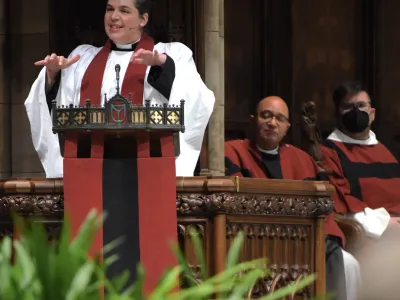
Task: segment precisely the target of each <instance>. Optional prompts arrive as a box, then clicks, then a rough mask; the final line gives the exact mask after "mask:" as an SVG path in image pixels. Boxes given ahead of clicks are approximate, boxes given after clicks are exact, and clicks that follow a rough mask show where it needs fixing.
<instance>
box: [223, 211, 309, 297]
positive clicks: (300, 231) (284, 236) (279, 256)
mask: <svg viewBox="0 0 400 300" xmlns="http://www.w3.org/2000/svg"><path fill="white" fill-rule="evenodd" d="M248 219H249V220H248V221H244V220H242V221H240V222H238V221H235V220H232V221H230V222H228V223H227V241H228V243H227V246H228V247H229V246H230V245H231V244H232V241H233V239H234V238H235V236H236V235H237V234H238V232H240V231H243V232H244V234H245V242H244V245H243V248H242V252H241V257H240V260H241V261H249V260H252V259H257V258H268V265H267V266H266V268H268V269H269V270H270V273H269V274H268V276H267V277H265V278H263V280H260V281H259V282H257V283H256V285H255V286H254V288H253V290H252V291H251V296H252V298H258V297H260V296H263V295H266V294H268V293H271V292H273V291H276V290H277V289H279V288H282V287H284V286H286V285H288V284H293V283H295V282H298V281H299V280H301V279H302V278H304V277H306V276H307V275H309V274H311V273H312V272H313V266H314V263H313V257H312V246H311V245H312V244H313V241H312V240H313V234H312V226H311V225H308V224H307V225H299V224H291V223H285V222H284V221H283V222H282V223H273V224H272V223H269V222H265V221H264V222H263V221H261V220H260V219H259V218H258V219H259V220H251V217H249V218H248ZM312 294H313V287H312V286H310V287H308V288H306V289H304V290H301V291H299V292H298V293H297V294H296V295H294V296H293V297H290V298H289V299H308V298H310V296H311V295H312Z"/></svg>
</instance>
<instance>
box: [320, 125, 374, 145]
mask: <svg viewBox="0 0 400 300" xmlns="http://www.w3.org/2000/svg"><path fill="white" fill-rule="evenodd" d="M328 140H332V141H336V142H341V143H345V144H356V145H369V146H372V145H377V144H378V140H377V138H376V135H375V133H374V132H373V131H372V130H370V131H369V137H368V138H367V139H366V140H356V139H353V138H351V137H349V136H348V135H346V134H344V133H343V132H341V131H340V130H339V129H335V130H334V131H333V132H332V133H331V134H330V135H329V136H328Z"/></svg>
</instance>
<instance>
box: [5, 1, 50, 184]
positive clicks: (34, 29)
mask: <svg viewBox="0 0 400 300" xmlns="http://www.w3.org/2000/svg"><path fill="white" fill-rule="evenodd" d="M0 3H1V7H2V10H1V11H0V12H1V14H0V20H1V21H0V23H1V25H0V43H1V54H2V60H1V62H0V118H1V123H0V176H1V177H2V178H5V177H18V178H19V177H42V176H44V173H43V169H42V166H41V164H40V161H39V159H38V157H37V154H36V152H35V150H34V148H33V144H32V140H31V134H30V127H29V122H28V118H27V115H26V111H25V106H24V101H25V99H26V97H27V95H28V93H29V90H30V88H31V85H32V84H33V82H34V81H35V79H36V76H37V75H38V73H39V71H40V69H39V68H37V67H35V66H34V65H33V63H34V62H35V61H37V60H40V59H42V58H44V57H45V56H46V55H47V54H48V51H49V0H36V1H32V0H0Z"/></svg>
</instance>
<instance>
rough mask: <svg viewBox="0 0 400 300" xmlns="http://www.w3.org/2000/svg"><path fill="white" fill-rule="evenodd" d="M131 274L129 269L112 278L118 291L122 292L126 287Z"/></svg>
mask: <svg viewBox="0 0 400 300" xmlns="http://www.w3.org/2000/svg"><path fill="white" fill-rule="evenodd" d="M129 277H130V274H129V271H124V272H123V273H122V274H120V275H118V276H117V277H115V278H113V279H112V280H111V283H112V285H113V287H114V289H115V291H116V292H119V293H122V289H123V288H124V287H125V285H126V284H127V282H128V280H129Z"/></svg>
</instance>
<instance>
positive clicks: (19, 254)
mask: <svg viewBox="0 0 400 300" xmlns="http://www.w3.org/2000/svg"><path fill="white" fill-rule="evenodd" d="M14 248H15V255H16V265H17V266H21V268H23V273H22V276H21V277H22V278H21V281H20V285H21V290H24V289H27V288H28V286H30V285H31V284H32V280H33V277H34V275H35V266H34V264H33V262H32V260H31V257H30V255H29V254H28V252H27V251H26V250H25V249H24V247H22V245H21V243H20V242H19V241H14Z"/></svg>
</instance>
